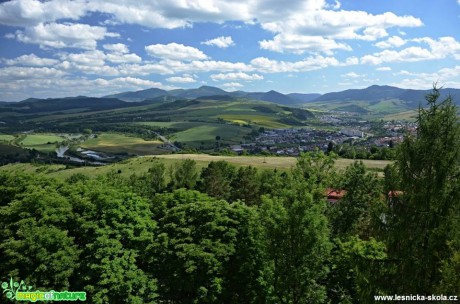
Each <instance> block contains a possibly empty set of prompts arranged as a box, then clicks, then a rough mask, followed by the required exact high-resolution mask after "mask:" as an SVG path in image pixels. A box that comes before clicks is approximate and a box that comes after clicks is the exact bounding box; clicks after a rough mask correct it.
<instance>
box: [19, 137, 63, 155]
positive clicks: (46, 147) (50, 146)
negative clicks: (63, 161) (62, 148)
mask: <svg viewBox="0 0 460 304" xmlns="http://www.w3.org/2000/svg"><path fill="white" fill-rule="evenodd" d="M64 140H65V138H63V137H61V136H57V135H54V134H27V135H25V137H24V138H23V139H22V140H19V142H18V144H20V145H21V146H22V147H24V148H27V149H35V150H39V151H43V152H50V151H53V150H54V149H56V143H60V142H62V141H64Z"/></svg>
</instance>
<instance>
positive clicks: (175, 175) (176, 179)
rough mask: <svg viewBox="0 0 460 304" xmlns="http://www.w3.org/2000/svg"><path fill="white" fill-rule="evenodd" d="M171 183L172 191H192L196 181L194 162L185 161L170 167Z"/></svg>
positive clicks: (196, 174) (191, 160) (196, 173)
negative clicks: (183, 189) (181, 189)
mask: <svg viewBox="0 0 460 304" xmlns="http://www.w3.org/2000/svg"><path fill="white" fill-rule="evenodd" d="M170 173H171V183H170V186H171V188H172V189H179V188H185V189H194V188H195V185H196V182H197V180H198V171H197V169H196V161H194V160H193V159H186V160H183V161H181V162H179V163H176V164H175V165H174V166H173V167H171V172H170Z"/></svg>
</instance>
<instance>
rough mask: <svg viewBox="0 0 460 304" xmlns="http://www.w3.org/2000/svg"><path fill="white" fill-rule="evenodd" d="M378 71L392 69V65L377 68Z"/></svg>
mask: <svg viewBox="0 0 460 304" xmlns="http://www.w3.org/2000/svg"><path fill="white" fill-rule="evenodd" d="M376 70H377V71H391V68H390V67H380V68H376Z"/></svg>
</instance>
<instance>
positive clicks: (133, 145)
mask: <svg viewBox="0 0 460 304" xmlns="http://www.w3.org/2000/svg"><path fill="white" fill-rule="evenodd" d="M161 145H162V142H161V141H158V140H144V139H142V138H138V137H132V136H127V135H122V134H118V133H102V134H99V135H98V136H97V137H95V138H91V139H89V140H87V141H85V142H83V143H82V144H81V145H80V146H81V147H82V148H85V149H89V150H94V151H99V152H106V153H114V154H119V153H128V154H136V155H149V154H161V153H166V152H167V151H166V150H164V149H161V148H160V146H161Z"/></svg>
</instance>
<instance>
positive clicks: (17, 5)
mask: <svg viewBox="0 0 460 304" xmlns="http://www.w3.org/2000/svg"><path fill="white" fill-rule="evenodd" d="M86 5H87V2H86V1H83V0H75V1H67V0H53V1H46V2H41V1H37V0H12V1H7V2H4V3H2V4H1V5H0V24H6V25H11V26H32V25H38V24H39V23H43V22H52V21H56V20H58V19H64V18H65V19H73V20H78V19H79V18H80V17H82V16H84V15H85V14H86V11H87V8H86Z"/></svg>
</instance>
